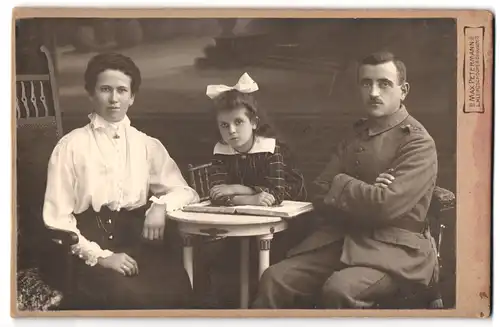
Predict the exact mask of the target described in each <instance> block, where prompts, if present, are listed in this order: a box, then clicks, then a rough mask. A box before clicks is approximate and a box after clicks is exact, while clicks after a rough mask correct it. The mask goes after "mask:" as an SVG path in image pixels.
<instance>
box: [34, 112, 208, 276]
mask: <svg viewBox="0 0 500 327" xmlns="http://www.w3.org/2000/svg"><path fill="white" fill-rule="evenodd" d="M89 118H90V123H89V124H88V125H86V126H84V127H81V128H77V129H75V130H73V131H71V132H70V133H68V134H67V135H65V136H63V137H62V138H61V140H60V141H59V142H58V144H57V145H56V146H55V148H54V150H53V152H52V155H51V158H50V161H49V166H48V177H47V188H46V192H45V202H44V207H43V219H44V221H45V224H46V225H48V226H51V227H54V228H60V229H65V230H69V231H73V232H75V233H77V235H78V237H79V242H78V244H75V245H74V246H73V247H72V252H73V253H74V254H76V255H78V256H79V257H80V258H82V259H84V260H85V262H86V263H87V264H88V265H91V266H93V265H95V264H96V263H97V259H98V258H99V257H108V256H110V255H111V254H113V253H112V252H111V251H109V250H107V249H102V248H101V247H100V246H99V245H98V244H97V243H95V242H91V241H89V240H87V239H86V238H85V235H82V234H81V233H80V231H79V230H78V228H77V225H76V219H75V217H74V216H73V214H79V213H81V212H84V211H85V210H87V209H88V208H89V207H90V206H92V208H93V209H94V210H95V211H99V210H100V208H101V206H108V207H109V208H110V209H111V210H120V209H126V210H131V209H135V208H138V207H140V206H143V205H144V204H146V202H147V196H148V192H149V191H151V192H152V193H153V194H155V196H153V197H152V198H151V199H150V200H152V201H153V202H154V203H159V204H165V205H166V209H167V211H174V210H178V209H181V208H182V207H183V206H185V205H187V204H190V203H193V202H197V201H199V197H198V194H197V193H196V192H195V191H194V190H193V189H192V188H190V187H189V186H188V185H187V183H186V181H185V179H184V177H183V176H182V174H181V172H180V170H179V168H178V166H177V164H176V163H175V161H174V160H173V159H172V158H171V157H170V155H169V154H168V152H167V150H166V149H165V147H164V146H163V145H162V144H161V142H160V141H158V140H157V139H155V138H152V137H150V136H148V135H146V134H144V133H142V132H140V131H138V130H137V129H135V128H134V127H132V126H130V120H129V119H128V117H125V118H124V119H123V120H122V121H121V122H119V123H115V124H111V123H109V122H107V121H106V120H104V119H103V118H102V117H100V116H99V115H97V114H95V113H94V114H91V115H89Z"/></svg>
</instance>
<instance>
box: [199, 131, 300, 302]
mask: <svg viewBox="0 0 500 327" xmlns="http://www.w3.org/2000/svg"><path fill="white" fill-rule="evenodd" d="M220 184H240V185H245V186H248V187H251V188H253V189H254V190H255V191H256V192H262V191H265V192H268V193H270V194H272V195H273V196H274V198H275V199H276V203H275V204H279V203H281V202H282V201H283V200H295V201H306V199H307V192H306V189H305V183H304V178H303V176H302V173H301V172H300V171H299V170H298V169H297V167H296V165H295V162H294V159H293V156H292V153H291V151H290V150H289V148H288V147H287V146H286V145H285V144H283V143H281V142H279V141H278V140H275V139H272V138H265V137H256V140H255V143H254V146H253V147H252V149H251V150H250V151H249V152H248V153H238V152H236V151H235V150H234V149H232V148H231V147H230V146H229V145H225V144H221V143H218V144H217V145H216V146H215V148H214V154H213V159H212V167H211V172H210V187H213V186H215V185H220ZM228 198H229V197H224V198H222V199H219V200H217V201H213V200H212V202H213V203H215V204H220V205H226V204H227V200H228ZM289 234H290V233H289V231H288V230H287V231H284V232H281V233H277V234H275V235H274V239H273V243H272V250H271V263H272V262H273V261H277V260H279V259H280V258H281V257H282V255H283V253H284V252H286V249H287V248H289V245H288V243H289V241H290V240H289ZM239 241H240V239H239V238H225V239H222V240H218V241H214V242H208V243H206V244H205V246H203V247H202V248H203V249H202V253H201V256H200V257H202V261H204V264H203V263H202V265H203V267H204V268H203V269H202V270H203V271H201V272H200V275H199V276H196V277H195V280H196V279H197V278H200V279H202V278H203V277H205V279H206V277H207V275H208V276H210V278H209V280H206V281H205V282H206V283H210V285H208V288H209V290H206V289H205V287H203V289H202V290H198V291H197V293H199V295H201V297H202V298H203V299H204V300H202V301H205V303H204V305H205V306H206V307H216V308H217V307H218V308H236V307H238V305H239V300H238V299H239V297H238V294H237V292H238V290H239V250H240V242H239ZM250 246H251V247H250V253H251V256H250V267H251V268H252V269H253V270H252V271H250V276H251V280H250V282H251V284H253V285H251V288H252V289H255V286H256V283H257V282H258V281H257V278H256V276H257V267H258V265H257V253H258V251H257V247H256V242H255V241H253V240H252V241H251V243H250ZM273 258H275V259H274V260H273ZM276 258H278V259H276ZM207 270H208V271H207ZM198 280H199V279H198ZM196 286H197V285H196V284H195V291H196Z"/></svg>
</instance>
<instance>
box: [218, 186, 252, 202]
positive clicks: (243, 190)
mask: <svg viewBox="0 0 500 327" xmlns="http://www.w3.org/2000/svg"><path fill="white" fill-rule="evenodd" d="M254 193H255V192H254V190H253V189H252V188H250V187H248V186H244V185H239V184H231V185H228V184H220V185H215V186H214V187H212V188H211V189H210V198H211V199H215V200H217V199H220V198H221V197H223V196H229V195H252V194H254Z"/></svg>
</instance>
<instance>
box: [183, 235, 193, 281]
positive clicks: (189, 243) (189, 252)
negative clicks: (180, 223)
mask: <svg viewBox="0 0 500 327" xmlns="http://www.w3.org/2000/svg"><path fill="white" fill-rule="evenodd" d="M182 237H183V240H184V247H183V250H182V257H183V261H184V269H185V270H186V273H187V274H188V276H189V280H190V282H191V287H193V285H194V284H193V236H192V235H189V234H184V235H183V236H182Z"/></svg>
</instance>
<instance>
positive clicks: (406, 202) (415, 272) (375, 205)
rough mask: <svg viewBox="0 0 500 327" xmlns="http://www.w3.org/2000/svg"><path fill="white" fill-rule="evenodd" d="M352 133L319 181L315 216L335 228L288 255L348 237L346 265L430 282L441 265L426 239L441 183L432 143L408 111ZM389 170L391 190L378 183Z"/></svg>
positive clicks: (365, 123) (363, 125) (360, 124)
mask: <svg viewBox="0 0 500 327" xmlns="http://www.w3.org/2000/svg"><path fill="white" fill-rule="evenodd" d="M352 133H353V134H352V135H351V137H349V138H347V139H346V140H345V141H342V142H340V144H339V146H338V148H337V150H336V152H335V153H334V154H333V157H332V159H331V160H330V162H329V163H328V164H327V166H326V168H325V169H324V171H323V172H322V173H321V174H320V175H319V176H318V178H317V179H316V180H315V181H314V183H313V184H314V187H315V188H316V189H315V191H316V197H317V198H316V199H315V200H313V202H314V203H315V207H316V208H318V210H317V212H318V213H321V214H325V213H327V214H326V216H327V217H326V218H327V220H328V221H329V222H333V224H329V225H327V226H324V227H323V228H321V229H319V230H318V231H317V232H315V233H313V235H311V236H310V237H308V238H306V239H305V240H304V242H303V243H301V244H299V245H298V247H296V248H295V249H292V250H291V252H290V255H294V254H297V253H300V252H304V251H310V250H314V249H315V248H319V247H321V246H324V245H326V244H328V243H331V242H333V241H336V240H341V239H342V238H343V239H344V247H343V253H342V256H341V261H342V262H343V263H344V264H346V265H349V266H366V267H372V268H375V269H379V270H382V271H386V272H388V273H391V274H393V275H396V276H398V277H402V278H404V279H407V280H412V281H416V282H418V283H422V284H428V283H429V281H430V279H431V277H432V274H433V271H434V269H435V266H436V255H435V252H434V249H433V247H432V243H431V240H430V237H429V236H428V235H429V234H428V233H424V231H425V230H426V216H427V211H428V209H429V206H430V202H431V198H432V194H433V190H434V187H435V183H436V178H437V166H438V165H437V154H436V147H435V143H434V140H433V139H432V137H431V136H430V135H429V133H428V132H427V131H426V130H425V128H424V127H423V126H422V124H420V123H419V122H418V121H417V120H416V119H415V118H413V117H412V116H410V115H409V114H408V112H407V110H406V108H405V107H404V106H402V107H401V108H400V109H399V110H398V111H397V112H395V113H394V114H392V115H390V116H386V117H382V118H378V119H376V120H368V119H362V120H360V121H358V122H357V123H356V124H354V126H353V130H352ZM383 172H389V173H390V174H392V175H393V176H394V177H395V180H394V181H393V182H392V184H391V185H390V186H389V187H388V188H382V187H380V186H375V185H374V184H375V179H376V178H377V177H378V176H379V175H380V174H381V173H383ZM318 200H319V201H318ZM325 209H327V210H325ZM338 221H343V222H344V223H343V224H337V223H336V222H338ZM340 225H341V226H348V227H341V226H340Z"/></svg>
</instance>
